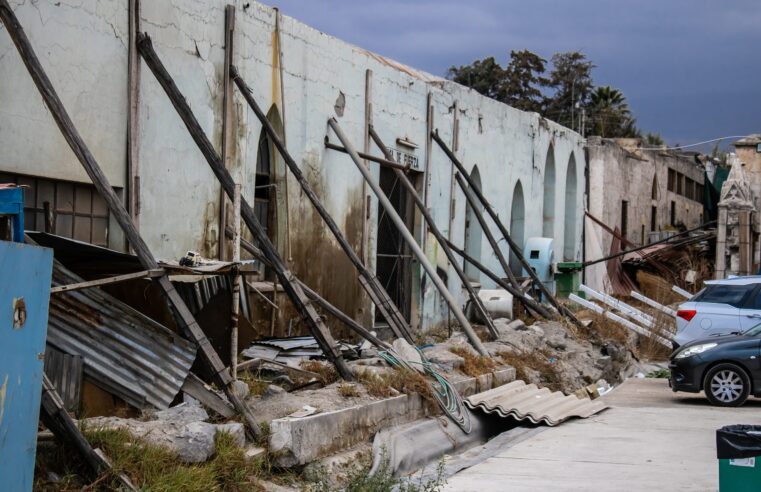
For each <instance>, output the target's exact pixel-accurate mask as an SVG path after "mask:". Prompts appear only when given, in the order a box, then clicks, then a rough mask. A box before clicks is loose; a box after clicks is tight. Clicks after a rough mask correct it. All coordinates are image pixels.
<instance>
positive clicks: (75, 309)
mask: <svg viewBox="0 0 761 492" xmlns="http://www.w3.org/2000/svg"><path fill="white" fill-rule="evenodd" d="M77 282H82V279H81V278H80V277H78V276H77V275H75V274H74V273H72V272H71V271H69V270H68V269H66V268H65V267H64V266H63V265H61V264H60V263H59V262H55V265H54V268H53V284H54V285H66V284H72V283H77ZM47 343H48V344H50V345H52V346H54V347H56V348H58V349H59V350H62V351H64V352H66V353H68V354H76V355H81V356H82V357H83V358H84V373H85V376H86V377H88V378H89V379H91V380H93V382H94V383H96V384H98V385H99V386H101V387H103V389H105V390H106V391H109V392H110V393H112V394H114V395H117V396H119V397H120V398H122V399H123V400H125V401H126V402H127V403H129V404H130V405H133V406H135V407H137V408H144V407H147V406H153V407H155V408H159V409H163V408H167V407H168V406H169V404H170V403H171V402H172V400H173V399H174V397H175V395H177V393H178V392H179V391H180V387H181V386H182V383H183V382H184V381H185V378H186V377H187V375H188V371H189V370H190V366H191V365H192V364H193V360H194V359H195V355H196V348H195V345H194V344H193V343H191V342H189V341H188V340H185V339H184V338H182V337H181V336H179V335H178V334H176V333H173V332H172V331H170V330H168V329H167V328H165V327H164V326H162V325H160V324H159V323H156V322H155V321H153V320H152V319H150V318H148V317H146V316H144V315H143V314H141V313H139V312H138V311H136V310H134V309H132V308H131V307H129V306H128V305H126V304H124V303H123V302H121V301H119V300H117V299H116V298H114V297H112V296H110V295H108V294H106V293H105V292H103V291H102V290H100V289H98V288H91V289H83V290H78V291H72V292H65V293H59V294H54V295H52V296H51V298H50V318H49V323H48V339H47Z"/></svg>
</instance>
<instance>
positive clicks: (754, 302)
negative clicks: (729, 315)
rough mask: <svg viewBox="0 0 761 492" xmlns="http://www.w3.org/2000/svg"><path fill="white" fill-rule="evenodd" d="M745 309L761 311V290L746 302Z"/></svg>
mask: <svg viewBox="0 0 761 492" xmlns="http://www.w3.org/2000/svg"><path fill="white" fill-rule="evenodd" d="M743 309H761V290H757V291H756V292H755V293H754V294H752V295H751V296H750V298H749V299H747V300H746V301H745V305H744V306H743Z"/></svg>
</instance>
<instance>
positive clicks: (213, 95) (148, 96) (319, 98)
mask: <svg viewBox="0 0 761 492" xmlns="http://www.w3.org/2000/svg"><path fill="white" fill-rule="evenodd" d="M81 3H82V4H83V5H82V6H81V7H76V8H75V7H70V6H69V4H68V3H67V2H66V1H62V2H57V1H55V2H54V1H52V0H38V1H36V2H15V3H14V5H15V6H16V7H15V10H16V13H17V15H18V16H19V18H20V20H21V21H22V23H23V24H24V27H25V29H26V30H27V33H28V34H29V36H30V38H31V40H32V43H33V44H34V46H35V48H36V49H37V50H38V53H39V55H40V57H41V61H42V63H43V66H44V67H46V69H48V70H49V75H50V78H51V80H52V81H53V83H54V85H55V86H56V88H57V89H58V91H59V93H60V95H61V98H62V100H63V102H64V104H65V105H66V107H67V109H68V110H69V112H70V114H71V116H72V118H73V119H74V121H75V123H76V124H77V125H78V126H79V129H80V131H81V132H82V134H83V137H84V139H85V141H86V142H87V143H88V145H90V146H91V148H92V150H93V153H94V154H95V155H96V157H97V158H98V159H99V161H100V163H101V165H102V166H103V167H104V170H105V171H106V174H107V176H108V178H109V179H110V180H111V182H112V184H114V185H115V186H123V185H124V181H125V178H124V177H125V174H126V147H125V139H126V119H127V103H126V101H127V69H126V67H127V50H126V47H125V43H126V39H127V37H126V31H127V11H126V9H127V1H126V0H121V1H112V2H99V1H96V0H85V1H83V2H81ZM227 3H232V4H234V5H235V7H236V25H235V31H234V36H235V37H234V43H235V54H234V63H235V64H236V65H237V66H238V69H239V71H240V73H241V75H242V76H243V78H244V79H245V80H246V81H247V83H248V84H249V85H250V86H251V88H252V91H253V94H254V97H255V98H256V100H257V101H258V102H259V104H260V106H261V107H262V109H263V110H264V111H265V112H267V111H268V110H269V109H270V108H272V107H273V106H274V107H275V108H276V110H277V111H278V113H279V115H280V117H281V118H282V119H283V121H284V126H285V139H286V142H287V146H288V149H289V151H290V152H291V154H292V155H293V157H294V159H295V160H296V162H297V163H298V164H299V165H300V166H301V169H302V171H303V172H304V174H305V175H306V177H307V179H308V180H309V181H310V183H311V184H312V186H313V187H314V189H315V191H316V193H317V194H318V196H319V197H320V198H321V199H322V200H323V201H324V205H325V207H326V208H327V209H328V211H329V212H330V213H331V214H332V215H333V218H334V220H335V221H336V223H337V224H338V225H339V226H340V227H341V228H342V230H343V231H344V233H345V235H346V237H347V239H348V240H349V242H350V243H351V244H352V246H353V247H354V248H355V250H356V251H359V250H360V249H361V247H362V243H363V241H364V242H365V247H366V248H367V251H368V252H369V254H368V257H369V258H370V261H369V263H370V266H371V267H374V259H373V258H374V252H375V249H376V243H377V237H376V232H375V231H376V227H377V225H376V217H377V206H378V205H377V200H375V198H374V197H371V199H370V210H369V213H368V215H367V216H368V221H369V225H368V231H369V234H368V236H367V237H365V238H363V228H362V217H363V215H364V214H365V213H366V211H365V203H366V197H365V196H364V195H363V194H364V191H363V180H362V177H361V175H360V173H359V172H358V170H357V169H356V168H355V167H354V164H353V163H352V162H351V161H350V159H349V157H348V156H346V155H345V154H341V153H338V152H336V151H332V150H326V149H325V148H324V141H323V140H324V137H325V135H326V134H329V135H330V136H331V140H333V141H336V140H337V139H336V138H335V136H334V135H332V132H329V131H328V127H327V119H328V118H329V117H331V116H337V115H336V103H337V100H338V99H339V98H341V102H342V104H340V105H339V106H340V107H341V112H342V113H343V115H342V116H340V117H339V118H338V121H339V122H340V124H341V126H342V127H343V128H344V131H345V132H346V133H347V134H348V135H349V137H350V138H351V139H352V141H353V142H354V143H355V146H356V147H357V148H360V149H361V148H362V145H363V142H364V135H363V133H364V100H365V71H366V70H367V69H371V70H372V71H373V74H374V76H373V88H372V91H373V96H372V103H373V112H374V114H373V121H374V124H375V128H376V130H377V131H378V133H379V134H380V136H381V138H383V140H384V141H385V142H386V144H387V145H389V146H396V139H397V138H404V139H406V140H409V141H412V142H414V143H415V144H417V145H418V147H417V149H415V151H414V154H415V155H416V156H417V157H418V159H419V162H420V163H421V165H422V163H424V162H425V161H426V156H425V152H426V97H427V95H428V93H429V92H430V93H431V94H432V104H433V113H434V123H435V124H434V127H435V128H438V129H439V131H440V133H441V135H442V138H443V139H444V140H445V141H447V142H451V141H452V132H453V121H454V119H453V118H454V115H453V105H454V103H455V101H457V107H458V113H459V114H458V119H459V146H458V150H457V152H456V153H457V155H458V156H459V157H460V158H461V160H462V162H463V163H464V165H465V166H466V167H467V168H468V169H472V167H473V166H474V165H478V167H479V170H480V173H481V177H482V182H483V191H484V194H485V195H486V196H487V197H489V199H490V200H491V202H492V205H493V206H494V208H495V209H496V211H497V213H498V214H499V216H500V217H501V218H502V219H503V220H504V221H505V223H506V224H508V225H509V223H510V214H511V210H510V206H511V203H512V198H513V197H512V194H513V190H514V189H515V184H516V183H517V182H519V181H520V183H521V185H522V187H523V190H524V196H525V201H526V203H525V210H526V212H525V213H526V217H525V229H526V230H525V235H524V237H525V238H526V239H528V238H530V237H533V236H541V235H542V215H543V211H542V203H543V201H542V193H543V176H544V165H545V161H546V153H547V151H548V148H549V147H550V143H552V144H553V147H554V152H555V166H556V170H555V175H556V181H557V182H556V185H555V193H556V194H557V195H556V199H555V225H554V233H555V234H554V237H555V241H554V248H555V256H556V258H557V259H561V258H562V256H563V252H564V250H565V249H566V248H565V246H566V245H565V244H563V243H564V239H563V238H564V236H565V233H564V217H565V214H566V207H565V201H564V198H563V197H565V192H566V190H565V184H566V181H567V180H566V170H567V167H568V162H569V158H570V156H571V155H574V157H575V161H576V173H577V176H576V183H577V190H576V193H575V197H576V203H575V204H574V217H575V218H576V220H575V223H574V226H573V227H574V230H573V231H572V234H571V235H570V237H572V238H573V239H572V242H573V244H572V245H571V248H570V250H571V251H573V256H574V257H575V258H577V259H580V257H581V234H582V226H581V218H582V216H583V203H584V169H585V157H584V151H583V145H584V140H583V139H582V138H581V137H580V136H579V135H578V134H576V133H574V132H572V131H570V130H569V129H567V128H564V127H562V126H560V125H557V124H555V123H553V122H549V121H547V120H544V119H542V118H540V117H539V116H538V115H537V114H534V113H525V112H521V111H518V110H516V109H514V108H511V107H508V106H506V105H504V104H501V103H498V102H496V101H493V100H491V99H488V98H485V97H483V96H481V95H479V94H477V93H476V92H474V91H472V90H469V89H467V88H464V87H462V86H459V85H457V84H454V83H452V82H449V81H445V80H442V79H440V78H438V77H435V76H432V75H429V74H425V73H422V72H419V71H416V70H414V69H411V68H409V67H404V66H402V65H399V64H397V63H395V62H393V61H390V60H386V59H384V58H382V57H379V56H377V55H374V54H372V53H368V52H367V51H365V50H362V49H360V48H358V47H355V46H352V45H349V44H347V43H344V42H342V41H340V40H337V39H336V38H333V37H331V36H328V35H326V34H323V33H321V32H319V31H317V30H315V29H313V28H310V27H308V26H306V25H304V24H302V23H300V22H298V21H296V20H294V19H291V18H288V17H282V18H281V20H280V31H281V34H280V51H281V56H282V91H281V87H280V85H281V81H280V71H279V69H278V67H277V61H278V60H277V58H278V57H277V53H273V47H274V46H277V43H276V38H275V36H274V35H273V33H274V30H275V20H276V12H275V10H274V9H272V8H269V7H266V6H264V5H261V4H258V3H256V2H253V1H242V0H236V1H230V2H225V1H221V0H171V1H162V2H145V1H144V2H142V6H141V30H142V31H145V32H147V33H148V34H149V35H150V36H151V37H152V39H153V43H154V47H155V49H156V51H157V52H158V54H159V56H161V58H162V59H163V61H164V63H165V65H166V66H167V69H168V70H169V72H170V73H171V74H172V76H173V77H174V78H175V81H176V82H177V85H178V87H179V88H180V90H181V91H182V92H183V93H184V95H185V97H186V98H187V100H188V102H189V103H190V105H191V107H192V108H193V110H194V111H195V114H196V117H197V118H198V120H199V122H200V124H201V126H202V127H203V128H204V129H205V130H206V132H207V134H208V135H209V137H210V138H211V139H212V142H213V143H214V145H215V146H216V147H217V148H220V145H221V127H222V125H221V118H222V72H223V55H224V47H223V35H224V32H223V31H224V29H223V26H224V6H225V4H227ZM41 18H42V19H46V22H48V23H49V24H44V23H43V22H41V21H40V19H41ZM51 26H55V28H54V29H51V28H50V27H51ZM60 46H62V48H61V47H60ZM0 62H2V69H3V70H2V71H3V73H4V76H3V79H2V80H0V101H3V104H0V130H2V131H0V145H2V146H3V148H6V149H11V151H10V152H5V153H3V155H2V156H0V169H1V170H11V171H13V170H15V171H17V172H23V173H26V174H34V175H41V176H53V177H59V178H61V179H72V180H78V181H87V177H86V176H85V175H84V173H83V172H82V171H81V170H80V166H79V164H78V163H77V162H76V160H75V159H74V156H73V155H71V152H70V151H69V150H68V148H66V144H65V142H63V139H62V138H61V137H60V136H59V133H58V131H57V129H56V128H55V125H54V123H53V122H52V119H50V117H49V116H48V115H47V114H46V111H45V109H44V107H43V106H42V103H41V100H40V99H39V96H38V95H37V94H36V92H35V90H34V88H33V87H32V86H31V82H30V81H29V80H28V75H27V74H26V71H25V70H24V68H23V66H22V65H21V62H20V61H19V60H18V56H17V54H16V53H15V50H14V48H13V46H12V45H11V42H10V39H9V37H8V36H7V34H0ZM72 67H84V68H82V69H81V70H80V69H74V68H72ZM5 74H8V75H5ZM141 77H142V78H141V107H140V167H141V187H142V189H141V194H140V196H141V201H142V204H143V207H142V212H141V216H140V228H141V233H142V234H143V236H144V238H145V239H146V241H147V242H148V244H149V245H150V247H151V248H153V250H154V251H155V253H156V254H157V255H158V256H160V257H163V258H177V257H178V256H180V255H182V254H183V253H184V252H185V251H186V250H189V249H193V250H197V251H200V252H201V253H202V254H205V255H208V256H214V255H216V250H217V235H218V227H219V224H218V194H219V186H218V185H217V183H216V179H215V178H214V177H213V175H212V173H211V172H210V171H209V168H208V165H207V164H206V162H205V161H204V159H203V157H202V156H201V154H200V152H199V151H198V150H197V149H196V147H195V144H194V143H193V142H192V140H191V139H190V137H189V136H188V134H187V131H186V130H185V128H184V126H183V125H182V123H181V121H180V119H179V117H177V115H176V114H175V112H174V110H173V108H172V106H171V104H170V103H169V101H168V100H167V99H166V97H165V96H164V94H163V91H162V90H161V88H160V87H159V86H158V84H157V83H156V81H155V80H154V78H153V76H152V74H151V73H150V71H149V70H148V69H147V68H146V67H145V66H143V68H142V75H141ZM234 92H235V93H236V94H235V95H234V99H233V101H234V104H233V106H234V111H233V112H234V114H233V120H234V123H235V124H234V132H235V138H234V147H235V148H234V151H233V164H232V174H233V176H234V177H235V179H236V180H237V181H239V182H240V183H241V184H242V187H243V195H244V197H246V198H248V199H249V201H253V200H252V198H253V196H254V173H255V166H256V156H257V150H258V140H259V134H260V132H261V125H260V124H259V122H258V120H257V119H256V117H255V116H254V114H253V113H252V112H251V111H250V110H248V108H247V107H246V105H245V102H244V101H243V100H242V98H241V97H240V95H239V94H237V89H236V91H234ZM19 94H21V96H19ZM17 97H21V98H22V100H21V101H20V102H17V103H16V102H14V101H15V98H17ZM35 104H36V107H35ZM30 108H31V109H30ZM19 114H22V115H26V114H29V116H25V117H23V118H22V117H19V116H18V115H19ZM6 130H7V131H6ZM30 135H34V137H30ZM39 141H43V147H42V148H40V145H38V144H37V142H39ZM371 149H372V150H371V152H372V153H374V154H376V155H380V152H379V151H378V149H376V148H374V147H371ZM370 168H371V171H372V172H373V174H374V175H375V176H376V178H377V176H378V175H379V168H378V165H376V164H370ZM282 171H283V170H282V169H281V170H280V171H279V172H281V173H282ZM421 179H424V180H426V181H428V182H430V186H429V188H428V190H427V193H428V206H429V208H430V210H431V213H432V214H433V216H434V218H435V220H436V222H437V225H438V226H439V228H440V229H441V230H442V231H443V232H444V233H445V234H450V235H451V238H452V240H453V241H454V242H455V243H457V244H462V243H463V240H464V227H465V224H464V217H465V200H464V195H463V194H462V192H461V191H460V190H459V189H457V188H456V187H455V195H454V198H455V209H454V217H453V220H452V221H451V227H450V217H449V210H450V207H449V204H450V199H451V197H450V189H451V183H452V182H451V180H452V173H451V165H450V163H449V161H448V160H447V159H446V156H445V155H444V154H443V152H441V151H440V150H439V149H438V148H437V147H436V145H435V143H434V144H433V146H432V153H431V174H430V176H428V177H424V178H421ZM278 193H280V194H281V195H280V198H281V200H282V199H283V195H285V196H287V199H285V200H282V203H281V205H284V206H285V208H287V211H282V210H281V211H280V212H281V213H283V214H285V213H287V219H288V220H287V228H288V230H287V238H288V241H287V244H279V245H278V247H279V249H280V250H281V251H282V252H283V256H284V257H285V258H286V260H287V261H288V262H289V264H290V265H291V267H292V269H293V270H294V272H295V273H296V274H297V275H298V276H300V277H302V278H303V279H304V280H305V281H306V282H307V283H308V284H309V285H311V286H312V287H313V288H315V289H316V290H317V291H319V292H321V293H323V294H324V295H326V297H327V298H328V300H330V301H331V302H334V303H335V304H336V305H337V306H338V307H340V308H342V309H344V310H345V311H346V312H347V313H348V314H350V315H352V316H354V317H355V318H357V319H358V320H360V321H362V322H363V323H366V324H370V323H371V319H372V316H371V314H372V309H371V306H370V303H369V301H368V299H367V297H366V296H365V295H364V293H363V292H361V288H360V287H359V285H358V282H357V281H356V275H355V273H354V271H353V269H352V267H351V265H350V264H349V262H348V260H346V259H345V257H344V255H343V253H342V252H341V251H340V250H339V249H338V246H337V244H336V242H335V241H334V239H333V238H332V236H331V235H330V233H329V232H327V230H326V228H325V227H324V226H323V225H322V223H321V220H320V219H319V217H318V216H317V214H316V213H315V212H314V210H313V207H312V206H311V204H310V203H309V202H308V201H307V199H306V198H305V197H304V195H303V193H301V190H300V189H299V186H298V183H297V182H296V181H295V180H294V179H293V178H288V179H285V180H280V181H278ZM280 208H284V207H283V206H281V207H280ZM281 219H282V217H281ZM281 219H280V220H278V225H279V226H282V227H285V222H284V221H283V220H281ZM450 228H451V232H450ZM415 232H416V233H417V234H418V236H419V237H422V236H423V230H422V228H421V230H418V231H415ZM281 242H282V241H281ZM426 246H427V254H428V257H429V259H430V260H431V261H432V262H434V263H435V264H438V265H439V266H443V267H444V268H445V269H447V273H448V282H449V287H450V290H451V291H452V292H453V293H454V294H455V296H456V297H457V298H458V300H459V301H460V302H461V303H462V304H464V303H465V302H466V297H465V292H464V291H463V289H462V287H461V285H460V282H459V279H458V278H457V277H456V275H455V272H454V271H453V270H452V268H451V267H447V263H446V259H445V257H444V255H443V253H442V252H441V251H440V250H439V248H438V247H437V245H436V244H435V241H434V240H433V238H432V237H430V236H429V237H427V240H426ZM482 247H483V251H482V252H481V259H482V260H483V262H484V263H485V264H486V265H487V266H489V267H490V268H492V269H493V270H495V271H496V272H499V271H500V268H499V264H498V262H497V259H496V257H495V256H494V255H493V253H492V252H491V251H490V249H489V246H488V243H487V242H486V241H483V242H482ZM413 270H414V271H415V275H416V278H415V282H413V292H414V299H413V325H418V324H419V323H420V322H422V323H423V326H424V327H426V328H427V327H431V326H433V325H435V324H437V323H442V322H445V321H446V319H447V309H446V306H445V305H444V304H443V301H442V299H441V297H440V295H439V294H438V293H437V292H435V289H434V288H433V285H432V283H431V282H429V281H425V280H424V275H422V274H421V273H420V268H419V265H414V266H413ZM482 284H483V286H484V287H485V288H491V287H493V284H492V283H491V282H490V281H488V280H487V279H485V278H482ZM284 304H288V303H287V302H281V306H283V305H284ZM286 311H287V310H286ZM288 317H294V318H295V317H296V316H295V314H294V313H290V314H289V313H288V312H285V313H283V315H282V316H281V318H284V319H285V323H286V324H287V321H288V319H287V318H288ZM281 328H282V327H281ZM295 329H298V326H297V327H296V328H295Z"/></svg>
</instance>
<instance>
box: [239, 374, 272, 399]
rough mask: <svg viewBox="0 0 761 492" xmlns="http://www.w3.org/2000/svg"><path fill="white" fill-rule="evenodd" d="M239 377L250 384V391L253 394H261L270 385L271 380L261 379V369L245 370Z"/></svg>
mask: <svg viewBox="0 0 761 492" xmlns="http://www.w3.org/2000/svg"><path fill="white" fill-rule="evenodd" d="M238 379H240V380H241V381H243V382H244V383H246V384H247V385H248V389H249V392H250V394H251V395H252V396H261V395H262V394H263V393H264V391H265V390H266V389H267V386H269V385H270V382H269V381H265V380H264V379H261V373H260V371H257V372H256V373H253V372H251V371H244V372H242V373H241V374H239V375H238Z"/></svg>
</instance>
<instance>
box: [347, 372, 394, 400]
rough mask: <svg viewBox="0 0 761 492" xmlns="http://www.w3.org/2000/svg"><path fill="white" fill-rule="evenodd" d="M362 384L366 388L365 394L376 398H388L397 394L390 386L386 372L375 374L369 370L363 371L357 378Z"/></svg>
mask: <svg viewBox="0 0 761 492" xmlns="http://www.w3.org/2000/svg"><path fill="white" fill-rule="evenodd" d="M357 379H358V380H359V382H360V383H361V384H362V386H364V387H365V389H366V390H367V394H368V395H370V396H374V397H376V398H389V397H391V396H394V395H396V394H398V393H397V392H396V391H395V390H394V388H392V387H391V383H390V382H389V378H388V376H387V375H386V374H384V375H381V376H379V375H377V374H375V373H374V372H371V371H363V372H361V373H360V374H359V377H358V378H357Z"/></svg>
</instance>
